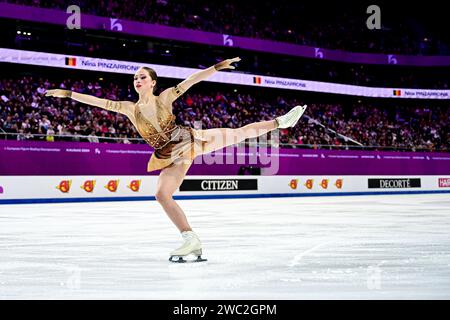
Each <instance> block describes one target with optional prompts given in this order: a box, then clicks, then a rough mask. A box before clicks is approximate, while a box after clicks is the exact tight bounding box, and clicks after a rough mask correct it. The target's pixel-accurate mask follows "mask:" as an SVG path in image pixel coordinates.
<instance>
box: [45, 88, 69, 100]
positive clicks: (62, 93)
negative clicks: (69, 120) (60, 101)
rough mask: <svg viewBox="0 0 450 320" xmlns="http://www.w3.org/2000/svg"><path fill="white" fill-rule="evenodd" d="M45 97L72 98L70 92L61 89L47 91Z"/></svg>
mask: <svg viewBox="0 0 450 320" xmlns="http://www.w3.org/2000/svg"><path fill="white" fill-rule="evenodd" d="M45 96H46V97H55V98H70V97H71V96H72V91H70V90H62V89H52V90H47V92H46V93H45Z"/></svg>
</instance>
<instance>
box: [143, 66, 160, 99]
mask: <svg viewBox="0 0 450 320" xmlns="http://www.w3.org/2000/svg"><path fill="white" fill-rule="evenodd" d="M142 69H144V70H147V72H148V74H149V75H150V77H151V78H152V80H155V81H156V85H155V86H154V87H153V93H155V91H156V86H157V84H158V75H157V74H156V71H155V70H153V69H152V68H149V67H142Z"/></svg>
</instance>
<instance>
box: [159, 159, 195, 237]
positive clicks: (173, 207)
mask: <svg viewBox="0 0 450 320" xmlns="http://www.w3.org/2000/svg"><path fill="white" fill-rule="evenodd" d="M190 166H191V164H182V163H180V164H174V165H173V166H171V167H168V168H164V169H163V170H162V171H161V173H160V174H159V178H158V183H157V186H156V193H155V197H156V200H157V201H158V202H159V203H160V204H161V206H162V207H163V209H164V211H165V212H166V213H167V215H168V216H169V218H170V220H172V222H173V223H174V224H175V225H176V226H177V228H178V230H180V232H183V231H191V230H192V229H191V227H190V225H189V223H188V221H187V219H186V215H185V214H184V212H183V210H182V209H181V208H180V206H179V205H178V204H177V203H176V202H175V200H174V199H173V197H172V195H173V194H174V193H175V191H177V189H178V188H179V186H180V185H181V183H182V182H183V179H184V177H185V176H186V173H187V171H188V170H189V167H190Z"/></svg>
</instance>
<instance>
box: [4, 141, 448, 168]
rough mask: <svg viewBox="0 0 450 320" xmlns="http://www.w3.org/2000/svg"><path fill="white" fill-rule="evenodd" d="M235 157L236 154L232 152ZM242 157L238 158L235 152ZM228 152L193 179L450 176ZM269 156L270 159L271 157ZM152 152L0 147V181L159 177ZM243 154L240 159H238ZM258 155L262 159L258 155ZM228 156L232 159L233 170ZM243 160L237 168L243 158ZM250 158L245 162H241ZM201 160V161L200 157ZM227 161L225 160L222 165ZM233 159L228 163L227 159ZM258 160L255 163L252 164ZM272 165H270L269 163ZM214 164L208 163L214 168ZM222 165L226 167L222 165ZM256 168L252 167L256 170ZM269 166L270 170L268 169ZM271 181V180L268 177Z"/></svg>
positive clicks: (378, 164)
mask: <svg viewBox="0 0 450 320" xmlns="http://www.w3.org/2000/svg"><path fill="white" fill-rule="evenodd" d="M232 151H233V152H232ZM234 151H237V152H234ZM243 151H244V149H243V148H227V149H223V150H222V151H218V152H216V153H215V154H214V155H215V156H217V157H216V158H215V159H216V160H219V161H216V163H215V164H205V161H204V162H203V164H200V163H197V161H198V160H199V158H197V159H196V161H195V162H194V164H193V165H192V167H191V168H190V170H189V172H188V174H189V175H237V174H238V173H239V169H240V168H241V166H244V165H245V166H249V165H252V166H257V167H263V169H262V174H265V173H266V174H267V172H273V171H269V170H265V169H264V167H265V168H268V167H269V166H271V167H272V169H271V170H273V168H274V167H276V168H278V170H277V173H276V174H277V175H449V174H450V153H421V152H381V151H338V150H336V151H330V150H300V149H277V150H275V151H273V150H272V152H270V149H267V150H265V149H263V148H262V149H256V148H245V152H243ZM266 151H269V154H268V153H267V152H266ZM152 152H153V150H152V148H151V147H149V146H147V145H145V144H140V145H124V144H106V143H105V144H100V143H87V142H86V143H84V142H80V143H76V142H38V141H9V140H2V141H0V176H11V175H147V174H150V175H157V174H159V171H154V172H151V173H147V171H146V168H147V162H148V160H149V158H150V156H151V154H152ZM239 152H240V153H239ZM256 152H258V153H259V156H256V155H255V153H256ZM224 153H228V154H231V155H232V158H233V159H234V160H235V161H234V163H232V164H227V163H230V162H228V161H227V159H226V158H225V157H226V156H224V155H223V154H224ZM239 154H240V155H241V158H240V160H242V159H244V160H245V161H244V162H242V161H241V162H239V163H236V162H237V159H238V155H239ZM242 154H246V156H242ZM200 158H201V157H200ZM221 159H222V160H221ZM228 159H229V158H228ZM252 159H256V160H257V161H256V162H252ZM267 159H269V160H270V162H268V161H266V160H267ZM210 160H211V158H210V159H209V162H208V163H211V161H210ZM221 163H223V164H221ZM252 163H253V164H252ZM267 163H269V165H267ZM268 175H269V174H268Z"/></svg>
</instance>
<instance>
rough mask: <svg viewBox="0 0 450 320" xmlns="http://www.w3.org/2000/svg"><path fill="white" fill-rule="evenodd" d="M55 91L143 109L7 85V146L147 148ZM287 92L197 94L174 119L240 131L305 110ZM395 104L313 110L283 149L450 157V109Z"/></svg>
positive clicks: (77, 85) (16, 82) (129, 96)
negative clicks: (59, 143)
mask: <svg viewBox="0 0 450 320" xmlns="http://www.w3.org/2000/svg"><path fill="white" fill-rule="evenodd" d="M50 88H61V89H68V90H72V91H76V92H81V93H85V94H89V95H94V96H96V97H100V98H106V99H111V100H130V101H136V96H135V93H134V89H133V88H132V86H131V85H128V86H125V87H122V86H121V85H119V84H116V83H106V82H105V83H104V82H103V81H84V80H79V79H60V80H58V81H56V80H53V79H52V80H49V79H46V78H37V77H33V76H23V77H20V78H19V77H18V78H2V79H0V136H1V135H6V133H8V135H6V137H7V138H8V139H18V140H36V139H40V140H47V141H55V140H69V141H90V142H111V143H116V142H118V143H144V142H143V140H142V139H139V138H140V137H139V134H138V133H137V131H136V130H135V128H134V126H133V125H132V123H131V122H130V120H129V119H128V118H127V117H126V116H124V115H121V114H119V113H114V112H109V111H107V110H104V109H101V108H97V107H92V106H88V105H86V104H82V103H79V102H76V101H74V100H70V99H58V98H50V97H45V92H46V90H47V89H50ZM203 91H204V89H203ZM281 92H282V91H280V92H279V93H278V94H273V93H272V94H265V95H260V94H254V93H251V92H250V91H249V92H245V90H244V89H242V90H240V91H239V92H235V90H228V91H225V90H222V91H221V92H218V91H207V92H200V91H199V90H195V89H191V90H190V91H188V92H187V93H185V94H184V95H183V96H182V97H181V98H179V99H178V100H176V101H175V103H174V104H173V113H174V114H175V115H176V117H177V123H178V124H181V125H186V126H191V127H199V125H200V126H201V128H202V129H209V128H218V127H227V128H238V127H241V126H244V125H246V124H249V123H252V122H256V121H262V120H271V119H274V118H275V117H276V116H279V115H282V114H284V113H286V112H287V111H288V110H289V109H290V108H292V107H293V106H295V105H297V104H300V103H303V102H304V101H300V100H298V99H295V98H290V97H283V96H282V95H281ZM336 97H338V96H336ZM336 101H339V99H338V98H336ZM390 101H392V103H389V104H388V105H379V104H377V103H375V102H373V103H368V102H367V101H366V102H363V101H360V100H354V101H353V100H352V102H337V103H330V102H326V103H320V101H317V102H315V103H308V106H309V108H308V110H307V113H306V114H305V116H304V118H303V120H302V122H301V123H300V124H299V125H297V126H296V127H295V128H291V129H283V130H279V133H280V135H279V144H280V145H281V146H284V147H294V148H299V147H303V148H344V147H346V146H347V147H348V146H353V145H355V143H354V142H352V140H354V141H357V142H358V143H360V144H362V145H364V146H365V147H366V148H368V149H371V150H373V149H379V150H409V151H416V150H427V151H450V130H449V124H450V121H449V120H450V119H449V118H450V105H448V106H446V107H442V106H432V104H433V101H432V100H427V101H417V103H416V104H414V105H413V106H411V103H408V104H404V103H403V102H402V101H401V100H399V99H395V100H394V99H392V100H390ZM334 132H337V133H338V134H336V133H334ZM344 136H345V137H347V138H350V139H351V140H349V139H347V138H344Z"/></svg>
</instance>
